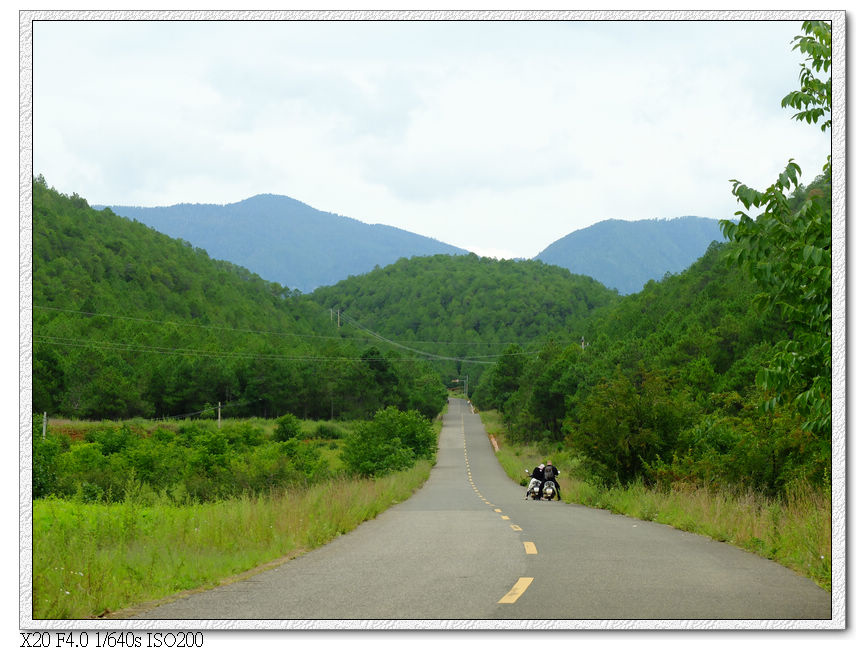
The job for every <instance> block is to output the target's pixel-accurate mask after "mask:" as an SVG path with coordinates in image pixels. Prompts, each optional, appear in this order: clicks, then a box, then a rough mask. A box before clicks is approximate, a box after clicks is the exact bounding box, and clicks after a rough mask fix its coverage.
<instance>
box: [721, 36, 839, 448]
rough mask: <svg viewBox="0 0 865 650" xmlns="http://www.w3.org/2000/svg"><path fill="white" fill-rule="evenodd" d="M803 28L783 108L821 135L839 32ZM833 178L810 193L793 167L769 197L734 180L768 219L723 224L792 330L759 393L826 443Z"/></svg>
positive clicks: (765, 304) (742, 217)
mask: <svg viewBox="0 0 865 650" xmlns="http://www.w3.org/2000/svg"><path fill="white" fill-rule="evenodd" d="M802 29H803V31H804V35H801V36H797V37H796V38H795V39H794V43H795V45H794V49H799V50H800V51H801V52H802V53H803V54H805V55H806V57H807V60H806V64H802V70H801V73H800V75H799V80H800V85H801V88H800V89H799V90H797V91H793V92H791V93H789V94H788V95H787V96H786V97H784V99H783V100H782V102H781V104H782V106H785V107H786V106H790V107H793V108H795V109H797V110H798V112H797V113H796V114H795V115H794V119H797V120H800V121H805V122H808V123H815V124H816V123H820V122H821V120H822V123H820V128H821V129H822V130H826V129H827V128H829V127H830V126H831V124H832V121H831V106H832V81H831V77H829V78H827V79H825V80H824V79H821V78H820V77H819V76H818V75H819V74H820V73H829V72H830V70H831V64H832V31H831V27H830V25H829V24H827V23H825V22H821V21H806V22H805V23H803V26H802ZM831 172H832V159H831V156H829V158H828V161H827V163H826V165H825V166H824V168H823V176H822V177H821V178H820V179H818V180H817V182H815V183H813V184H812V185H811V186H810V187H809V188H807V191H806V189H803V188H802V186H801V184H800V182H799V177H800V175H801V169H800V167H799V166H798V165H797V164H796V163H794V162H793V161H792V160H791V161H789V163H788V165H787V167H786V168H785V169H784V171H782V172H781V174H780V175H779V176H778V179H777V180H776V181H775V182H774V183H773V184H772V185H770V186H769V187H768V188H766V190H764V191H762V192H759V191H757V190H754V189H752V188H750V187H748V186H746V185H745V184H743V183H741V182H739V181H738V180H733V181H732V183H733V194H734V195H735V196H736V198H737V200H738V201H739V202H740V203H741V204H742V205H744V207H745V209H746V210H751V209H761V210H762V212H760V213H759V214H758V215H757V216H756V217H754V218H752V217H751V216H750V215H748V214H747V213H746V212H744V211H739V212H737V213H736V215H737V216H738V217H739V221H738V223H736V222H734V221H724V222H722V224H723V226H722V227H723V230H724V234H725V236H726V237H727V238H729V239H730V240H732V241H733V242H734V247H733V248H732V249H731V259H732V260H733V261H734V262H735V263H737V264H738V265H740V266H741V267H742V268H744V269H745V270H746V272H747V273H748V274H749V275H750V276H751V277H753V278H754V279H755V280H756V282H757V283H758V285H759V286H760V288H761V293H760V294H759V303H760V305H761V306H762V308H763V309H764V310H765V311H766V312H773V311H775V312H777V313H779V314H780V316H781V317H782V318H783V319H784V321H785V322H786V323H788V324H789V327H790V332H791V335H790V337H789V339H788V340H785V341H783V342H782V343H779V344H778V346H777V348H776V351H775V356H774V358H773V359H772V363H771V364H770V365H769V366H768V367H766V368H763V369H762V370H761V371H760V372H759V373H758V375H757V384H758V386H759V387H760V388H762V389H764V390H767V391H769V392H770V393H771V397H770V399H769V400H768V402H767V408H770V409H771V408H773V407H774V406H775V405H776V404H777V403H778V402H779V401H783V400H788V399H792V401H793V403H794V404H795V406H796V408H797V409H798V411H799V413H801V414H802V416H803V417H804V418H805V423H804V425H803V428H804V429H805V430H806V431H813V432H814V433H815V434H817V435H818V436H819V437H821V438H822V439H824V440H828V438H829V434H830V429H831V416H832V406H831V363H832V339H831V335H832V304H831V295H832V294H831V290H832V254H831V227H832V214H831V202H830V191H831V188H830V180H829V179H830V178H831ZM791 191H792V197H788V196H787V193H788V192H791ZM794 199H795V200H794Z"/></svg>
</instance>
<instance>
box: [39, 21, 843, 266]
mask: <svg viewBox="0 0 865 650" xmlns="http://www.w3.org/2000/svg"><path fill="white" fill-rule="evenodd" d="M797 33H798V23H795V22H723V21H717V22H711V23H699V22H698V23H694V22H687V23H685V22H682V23H676V22H667V23H658V22H651V21H643V22H631V23H613V22H593V23H592V22H589V23H580V22H563V23H554V22H531V23H529V22H505V23H502V22H466V23H460V22H446V23H445V22H443V23H436V22H423V23H401V22H390V23H376V22H364V23H351V22H336V23H334V22H325V23H315V22H312V23H310V22H307V23H290V22H278V23H260V22H255V23H254V22H250V23H243V22H240V23H219V22H215V23H195V22H190V23H171V22H159V23H100V22H88V23H76V22H62V23H59V22H58V23H40V24H38V25H37V28H36V31H35V34H34V46H35V52H34V54H35V56H34V100H35V101H34V144H35V151H34V163H35V167H34V171H35V172H36V173H42V174H44V175H45V177H46V179H47V180H48V182H49V183H50V184H52V185H54V186H55V187H57V188H58V189H59V190H61V191H64V192H68V193H71V192H77V193H78V194H80V195H82V196H84V197H86V198H87V199H88V200H89V201H91V202H92V203H127V204H128V203H137V204H145V205H166V204H170V203H178V202H214V203H226V202H231V201H238V200H241V199H243V198H246V197H247V196H250V195H252V194H256V193H260V192H273V193H279V194H286V195H289V196H292V197H293V198H296V199H299V200H301V201H304V202H306V203H309V204H311V205H313V206H315V207H317V208H319V209H322V210H327V211H331V212H337V213H340V214H344V215H347V216H351V217H355V218H358V219H361V220H364V221H368V222H371V223H375V222H378V223H387V224H390V225H394V226H397V227H401V228H405V229H407V230H411V231H413V232H418V233H420V234H424V235H428V236H432V237H435V238H437V239H440V240H442V241H446V242H448V243H452V244H454V245H457V246H462V247H464V248H468V249H470V250H475V251H485V250H486V251H510V252H511V253H512V254H513V255H514V256H521V257H531V256H533V255H535V254H537V253H538V252H539V251H540V250H541V249H542V248H544V247H545V246H546V245H548V244H549V243H551V242H552V241H554V240H555V239H557V238H559V237H561V236H564V235H566V234H568V233H570V232H572V231H573V230H575V229H577V228H582V227H586V226H588V225H590V224H591V223H593V222H595V221H598V220H600V219H605V218H625V219H637V218H652V217H675V216H681V215H683V214H697V215H702V216H712V217H726V216H730V215H731V214H732V213H733V211H735V210H736V209H737V206H736V204H735V202H734V201H733V199H732V195H731V193H730V184H729V182H728V179H730V178H734V177H735V178H739V179H740V180H742V181H744V182H746V183H749V184H753V185H756V186H758V187H759V186H761V185H764V184H768V183H770V182H771V181H772V180H773V179H774V178H775V176H776V175H777V173H778V171H780V169H781V168H782V167H783V166H784V164H786V161H787V159H788V158H790V157H795V158H796V159H797V161H799V162H800V163H801V164H803V167H805V169H806V171H805V174H804V176H805V178H806V180H810V178H812V177H813V176H814V175H816V173H817V172H818V171H819V167H820V165H822V162H823V160H824V159H825V155H826V153H828V138H827V136H825V135H821V134H820V133H819V130H818V129H817V128H816V127H813V126H811V127H809V126H807V125H803V124H800V123H798V122H792V121H791V120H790V112H789V111H784V110H782V109H781V108H780V99H781V97H782V96H783V95H784V94H786V92H788V91H789V90H792V89H793V88H794V87H795V84H796V79H797V74H798V65H799V60H800V57H799V56H797V55H795V54H791V53H790V40H792V38H793V36H795V35H796V34H797Z"/></svg>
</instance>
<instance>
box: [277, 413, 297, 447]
mask: <svg viewBox="0 0 865 650" xmlns="http://www.w3.org/2000/svg"><path fill="white" fill-rule="evenodd" d="M298 437H300V420H298V419H297V418H296V417H295V416H294V415H292V414H291V413H286V414H285V415H283V416H282V417H280V418H277V420H276V429H275V430H274V432H273V439H274V440H275V441H276V442H285V441H286V440H291V439H293V438H298Z"/></svg>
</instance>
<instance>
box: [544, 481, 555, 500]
mask: <svg viewBox="0 0 865 650" xmlns="http://www.w3.org/2000/svg"><path fill="white" fill-rule="evenodd" d="M541 497H542V498H544V499H546V500H547V501H552V500H553V499H555V498H556V484H555V483H553V482H552V481H544V487H543V489H542V490H541Z"/></svg>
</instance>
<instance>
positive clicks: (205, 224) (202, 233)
mask: <svg viewBox="0 0 865 650" xmlns="http://www.w3.org/2000/svg"><path fill="white" fill-rule="evenodd" d="M109 207H110V208H111V210H112V211H113V212H114V213H115V214H118V215H120V216H124V217H127V218H130V219H135V220H137V221H139V222H141V223H144V224H146V225H148V226H150V227H151V228H153V229H155V230H157V231H159V232H162V233H164V234H166V235H169V236H171V237H176V238H180V239H184V240H186V241H188V242H189V243H190V244H192V245H193V246H196V247H198V248H202V249H204V250H206V251H207V253H208V254H209V255H210V256H211V257H212V258H215V259H224V260H227V261H229V262H232V263H234V264H237V265H240V266H243V267H245V268H247V269H249V270H250V271H253V272H254V273H256V274H258V275H260V276H261V277H262V278H265V279H266V280H269V281H271V282H278V283H279V284H282V285H284V286H286V287H289V288H296V289H300V290H301V291H305V292H306V291H312V290H313V289H315V288H317V287H320V286H324V285H331V284H334V283H336V282H339V281H340V280H343V279H345V278H347V277H349V276H351V275H359V274H362V273H366V272H368V271H371V270H372V269H373V268H375V266H377V265H378V266H386V265H388V264H392V263H393V262H395V261H397V260H398V259H400V258H402V257H415V256H427V255H437V254H449V255H462V254H465V253H467V252H468V251H466V250H463V249H461V248H457V247H456V246H451V245H449V244H445V243H443V242H440V241H438V240H436V239H432V238H430V237H424V236H422V235H417V234H414V233H411V232H408V231H407V230H401V229H399V228H396V227H393V226H386V225H382V224H367V223H364V222H362V221H359V220H357V219H353V218H351V217H345V216H342V215H338V214H334V213H331V212H323V211H321V210H318V209H316V208H313V207H312V206H310V205H308V204H306V203H303V202H302V201H298V200H297V199H293V198H291V197H288V196H283V195H280V194H256V195H254V196H251V197H249V198H246V199H243V200H242V201H238V202H236V203H228V204H224V205H217V204H200V203H197V204H189V203H183V204H177V205H172V206H167V207H155V208H143V207H134V206H109Z"/></svg>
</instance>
